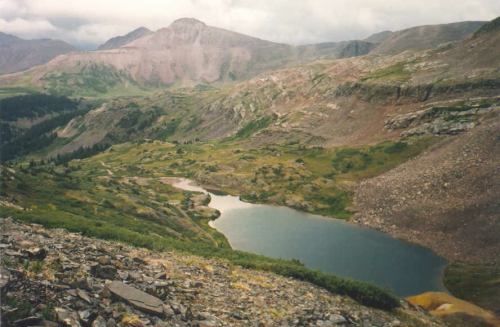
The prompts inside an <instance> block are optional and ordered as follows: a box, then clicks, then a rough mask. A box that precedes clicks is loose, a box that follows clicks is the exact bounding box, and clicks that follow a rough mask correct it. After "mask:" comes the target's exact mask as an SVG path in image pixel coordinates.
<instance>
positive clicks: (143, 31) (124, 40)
mask: <svg viewBox="0 0 500 327" xmlns="http://www.w3.org/2000/svg"><path fill="white" fill-rule="evenodd" d="M151 33H153V32H152V31H151V30H149V29H148V28H146V27H143V26H141V27H138V28H136V29H135V30H133V31H131V32H129V33H127V34H125V35H120V36H115V37H112V38H110V39H109V40H107V41H106V42H104V43H103V44H101V45H99V46H98V47H97V50H111V49H116V48H120V47H122V46H124V45H126V44H128V43H130V42H132V41H134V40H136V39H138V38H141V37H143V36H144V35H148V34H151Z"/></svg>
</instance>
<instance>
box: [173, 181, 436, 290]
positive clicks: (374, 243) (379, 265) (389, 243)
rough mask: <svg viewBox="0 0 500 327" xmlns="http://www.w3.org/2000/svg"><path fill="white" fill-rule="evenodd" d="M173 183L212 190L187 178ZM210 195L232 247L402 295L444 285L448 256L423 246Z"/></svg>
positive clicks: (335, 221) (213, 223)
mask: <svg viewBox="0 0 500 327" xmlns="http://www.w3.org/2000/svg"><path fill="white" fill-rule="evenodd" d="M173 186H175V187H177V188H181V189H184V190H188V191H196V192H203V193H208V192H207V191H205V190H204V189H203V188H201V187H198V186H195V185H194V184H193V183H192V182H191V181H189V180H187V179H179V180H178V181H177V182H175V183H174V184H173ZM209 194H210V196H211V198H212V200H211V201H210V204H209V206H210V207H212V208H215V209H218V210H219V211H220V212H221V216H220V217H219V218H217V219H216V220H214V221H211V222H210V226H211V227H213V228H215V229H217V230H218V231H219V232H221V233H223V234H224V235H225V236H226V238H227V239H228V241H229V243H230V244H231V247H232V248H233V249H237V250H243V251H247V252H253V253H258V254H263V255H266V256H269V257H274V258H283V259H298V260H300V261H301V262H303V263H304V264H305V265H306V266H307V267H309V268H312V269H318V270H321V271H324V272H329V273H332V274H335V275H338V276H342V277H347V278H353V279H357V280H364V281H367V282H371V283H373V284H375V285H378V286H380V287H383V288H386V289H390V290H392V291H393V292H395V293H396V294H398V295H399V296H408V295H415V294H419V293H422V292H425V291H437V290H439V291H443V290H445V289H444V287H443V284H442V282H441V277H442V276H441V275H442V271H443V268H444V266H445V265H446V261H445V260H444V259H443V258H441V257H439V256H437V255H436V254H434V253H433V252H432V251H430V250H428V249H426V248H424V247H421V246H418V245H414V244H411V243H408V242H405V241H402V240H398V239H395V238H392V237H390V236H388V235H386V234H384V233H381V232H378V231H375V230H372V229H368V228H364V227H360V226H357V225H354V224H350V223H347V222H345V221H342V220H339V219H334V218H328V217H322V216H318V215H313V214H308V213H304V212H300V211H297V210H294V209H290V208H287V207H280V206H272V205H263V204H252V203H246V202H242V201H240V200H239V198H238V197H237V196H231V195H224V196H221V195H215V194H212V193H209Z"/></svg>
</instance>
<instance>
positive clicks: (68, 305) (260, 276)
mask: <svg viewBox="0 0 500 327" xmlns="http://www.w3.org/2000/svg"><path fill="white" fill-rule="evenodd" d="M1 242H2V243H1V248H0V251H1V254H2V261H3V262H2V267H1V268H0V269H1V279H0V287H1V291H2V302H1V303H2V305H1V309H2V323H3V324H4V323H6V324H7V325H13V326H35V325H40V324H43V325H44V326H58V325H59V326H250V325H252V326H253V325H255V326H282V325H287V326H360V325H361V326H387V327H389V326H444V325H443V324H442V323H440V322H439V321H437V320H435V319H433V318H430V317H429V316H428V315H426V314H425V313H424V312H423V311H421V310H418V309H416V308H415V307H413V306H410V305H409V304H407V303H406V302H404V303H403V307H402V308H400V309H397V310H395V311H393V312H384V311H381V310H375V309H371V308H367V307H364V306H361V305H359V304H357V303H356V302H354V301H352V300H351V299H349V298H348V297H345V296H339V295H335V294H332V293H329V292H327V291H325V290H323V289H321V288H318V287H315V286H313V285H311V284H308V283H306V282H300V281H297V280H293V279H289V278H285V277H280V276H277V275H274V274H270V273H263V272H256V271H252V270H247V269H243V268H241V267H238V266H234V265H230V264H228V263H227V262H224V261H220V260H214V259H202V258H200V257H195V256H189V255H185V254H180V253H175V252H162V253H160V252H151V251H149V250H145V249H140V248H134V247H130V246H127V245H124V244H119V243H112V242H106V241H101V240H96V239H91V238H87V237H83V236H81V235H79V234H73V233H68V232H66V231H64V230H61V229H56V230H46V229H44V228H42V227H40V226H38V225H21V224H18V223H15V222H13V221H12V220H10V219H2V221H1Z"/></svg>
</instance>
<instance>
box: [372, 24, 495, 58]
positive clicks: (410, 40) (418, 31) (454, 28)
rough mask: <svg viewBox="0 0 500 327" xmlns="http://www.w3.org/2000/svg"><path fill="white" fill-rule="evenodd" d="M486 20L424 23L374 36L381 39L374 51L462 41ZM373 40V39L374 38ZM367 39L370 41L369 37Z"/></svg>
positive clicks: (394, 51) (400, 49) (403, 49)
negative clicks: (436, 23)
mask: <svg viewBox="0 0 500 327" xmlns="http://www.w3.org/2000/svg"><path fill="white" fill-rule="evenodd" d="M485 23H486V22H460V23H451V24H440V25H424V26H417V27H411V28H408V29H405V30H402V31H397V32H394V33H392V34H390V36H389V35H388V34H381V35H378V36H374V37H375V40H376V41H381V42H380V44H379V45H378V46H377V47H376V48H375V49H374V53H380V54H391V53H398V52H402V51H405V50H423V49H431V48H435V47H437V46H438V45H440V44H443V43H447V42H453V41H460V40H463V39H465V38H467V37H468V36H471V35H472V34H473V33H474V32H475V31H477V30H478V29H479V28H480V27H481V26H482V25H483V24H485ZM372 40H373V39H372ZM367 41H370V39H369V38H368V39H367Z"/></svg>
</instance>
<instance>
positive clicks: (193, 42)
mask: <svg viewBox="0 0 500 327" xmlns="http://www.w3.org/2000/svg"><path fill="white" fill-rule="evenodd" d="M479 25H481V23H474V22H473V23H457V24H451V25H449V26H448V25H445V26H440V27H436V26H431V27H421V28H415V29H410V30H405V31H403V32H394V33H383V34H381V35H376V36H374V37H373V38H372V40H373V39H375V40H374V41H379V42H381V43H379V45H378V46H377V47H380V46H384V47H385V46H387V44H391V42H392V45H391V46H390V48H391V49H394V53H390V54H386V53H381V52H379V53H368V54H364V53H365V51H370V49H371V48H372V47H373V43H371V42H361V41H359V42H357V41H352V42H348V43H342V42H339V43H325V44H319V45H310V46H303V47H291V46H288V45H284V44H276V43H272V42H267V41H263V40H259V39H255V38H251V37H248V36H244V35H241V34H238V33H234V32H230V31H226V30H222V29H218V28H215V27H210V26H207V25H205V24H204V23H202V22H199V21H196V20H193V19H181V20H178V21H176V22H174V23H173V24H172V25H170V26H169V27H167V28H164V29H160V30H158V31H156V32H154V33H151V34H147V35H145V36H143V37H140V38H137V39H136V40H135V41H132V42H130V43H128V44H126V45H124V46H122V47H120V48H118V49H111V50H104V51H96V52H91V53H78V54H73V53H72V54H68V55H64V56H59V57H58V58H56V59H55V60H53V61H51V62H50V63H48V64H46V65H43V66H40V67H37V68H34V69H32V70H30V71H28V72H27V73H23V74H13V75H10V76H5V77H3V78H2V79H0V81H1V82H0V83H4V84H2V85H3V86H4V87H5V86H6V85H7V86H8V87H5V88H3V89H2V91H3V92H5V93H4V94H5V96H6V97H7V98H6V99H4V100H0V101H6V102H0V103H2V104H3V103H8V104H9V105H8V106H7V108H11V109H12V108H17V107H23V108H24V110H20V111H17V110H11V109H9V110H7V111H8V112H7V113H4V112H3V111H2V112H0V119H1V120H2V121H1V123H2V126H8V128H5V130H6V131H8V133H10V136H9V140H10V141H12V142H9V144H10V145H9V146H10V149H15V150H16V151H18V150H19V152H18V153H14V154H13V155H12V157H11V158H15V159H16V160H12V161H10V162H8V163H6V164H5V166H3V167H2V168H3V172H2V183H3V185H4V189H3V190H2V193H1V194H0V201H1V202H0V205H1V209H2V214H3V215H4V216H12V217H15V218H16V219H20V220H23V221H25V222H36V223H41V224H44V225H46V226H48V227H55V226H57V227H64V228H67V229H70V230H72V231H79V232H84V233H85V234H86V235H91V236H95V237H100V238H107V239H112V240H118V241H124V242H127V243H131V244H134V245H138V246H144V247H149V248H151V249H153V250H166V249H167V250H172V249H176V250H180V251H188V252H190V253H191V254H196V255H201V256H208V257H213V258H218V259H223V260H229V261H230V262H231V263H232V264H236V265H243V266H245V267H249V268H254V269H259V270H264V271H267V272H269V271H271V272H274V273H277V274H281V275H285V276H294V277H296V278H299V279H305V280H308V281H310V282H312V283H313V284H316V285H321V286H325V285H326V288H327V289H329V290H331V291H332V290H333V292H334V293H336V292H340V294H348V295H350V296H351V297H353V298H356V299H357V300H359V301H360V302H361V303H365V304H367V303H368V302H370V301H375V303H376V305H380V303H379V301H381V302H383V303H386V302H390V301H391V300H390V299H391V297H390V296H388V295H387V294H386V293H384V292H382V293H379V292H380V290H378V289H375V290H374V289H372V288H368V290H369V291H367V289H366V287H368V286H366V285H364V284H362V283H361V284H358V283H357V282H354V286H352V285H351V284H349V283H347V284H344V282H340V284H339V281H338V280H337V279H330V278H332V277H331V276H330V277H325V276H324V275H319V276H320V277H318V276H317V275H316V273H311V272H310V271H309V270H306V269H305V268H304V267H303V266H301V265H300V263H298V262H295V261H284V260H274V259H269V258H264V257H261V256H256V255H251V254H243V253H241V252H239V251H232V250H231V249H230V248H229V246H228V243H227V240H226V239H225V238H224V236H223V235H221V234H220V233H219V232H218V231H217V230H215V229H213V228H211V227H209V225H208V222H209V220H211V219H214V218H215V217H216V216H217V213H216V212H214V211H213V210H210V209H209V208H208V207H207V203H208V202H207V201H208V200H209V199H207V197H206V196H204V195H200V194H192V193H189V192H181V191H180V190H177V189H175V188H173V187H171V186H170V185H169V184H168V178H169V177H174V176H175V177H187V178H190V179H193V180H195V181H196V182H198V183H199V184H200V185H202V186H204V187H205V188H206V189H209V190H213V191H214V192H221V193H223V194H225V193H227V194H232V195H238V196H240V197H241V199H243V200H245V201H248V202H253V203H269V204H276V205H284V206H288V207H292V208H295V209H298V210H302V211H306V212H310V213H315V214H321V215H324V216H329V217H334V218H338V219H344V220H346V221H349V222H351V223H356V224H360V225H364V226H368V227H370V228H375V229H379V230H382V231H384V232H385V233H388V234H391V235H393V236H395V237H398V238H402V239H404V240H408V241H411V242H414V243H418V244H421V245H423V246H425V247H428V248H430V249H432V250H433V251H435V252H436V253H438V254H439V255H441V256H443V257H444V258H446V259H447V260H449V265H448V267H447V268H446V270H445V272H444V283H445V285H446V287H448V289H449V290H450V292H451V293H452V294H454V295H456V296H459V297H460V298H462V299H466V300H468V301H472V302H474V303H476V304H477V305H479V306H481V307H483V308H486V309H490V310H492V311H495V312H496V313H498V307H499V303H498V299H500V296H499V294H500V287H499V285H500V284H499V283H498V280H499V278H500V268H499V267H500V259H499V253H500V252H499V251H500V242H499V241H498V237H497V235H498V234H499V233H500V229H499V228H500V225H499V222H500V220H499V216H498V212H499V207H498V199H497V198H498V197H497V196H496V194H498V193H499V191H500V190H499V189H498V185H500V181H498V177H499V176H500V172H499V170H498V167H497V166H498V165H497V162H498V161H499V159H500V158H499V157H498V154H499V153H500V149H498V146H499V143H498V142H499V140H500V135H498V130H499V127H500V126H499V116H498V115H499V112H500V97H499V94H500V68H499V67H500V57H498V56H497V53H499V51H500V49H499V45H500V30H499V29H498V19H497V20H494V21H493V22H490V23H487V24H484V25H482V27H481V28H480V29H479V30H478V31H477V32H475V33H474V32H473V30H474V31H475V30H476V29H477V28H479ZM428 29H430V30H428ZM422 33H424V34H425V33H428V35H430V36H431V37H430V38H429V39H430V40H433V41H432V42H431V43H425V42H427V41H425V42H424V43H421V42H420V40H419V39H418V38H420V37H421V36H422ZM398 35H399V36H398ZM383 39H385V40H383ZM403 39H404V40H405V41H404V42H403V41H402V40H403ZM445 39H446V40H448V41H452V40H456V41H455V42H451V43H448V44H446V45H445V46H441V47H438V48H432V47H435V46H437V45H438V44H440V43H441V42H448V41H443V40H445ZM391 40H392V41H391ZM386 42H387V43H386ZM433 42H434V43H433ZM384 44H386V45H384ZM413 44H414V45H415V46H416V48H413V50H412V51H402V52H400V51H401V50H403V48H404V50H406V49H408V48H407V46H408V45H413ZM420 47H424V48H426V47H431V48H432V49H424V50H422V51H417V50H418V49H419V48H420ZM376 49H378V48H375V51H377V50H376ZM342 53H345V55H343V54H342ZM363 54H364V55H363ZM358 55H360V56H358ZM330 56H332V57H330ZM353 56H354V57H353ZM340 57H346V58H340ZM318 58H319V59H318ZM335 58H340V59H335ZM313 59H314V60H313ZM177 63H182V65H181V66H178V64H177ZM163 65H164V66H163ZM157 69H158V70H157ZM255 74H256V75H255ZM233 75H234V76H233ZM254 75H255V76H254ZM233 77H234V78H233ZM233 79H234V80H233ZM27 80H29V81H30V83H32V84H30V85H31V87H34V89H35V90H36V89H37V88H36V87H40V88H42V89H44V90H45V91H48V92H49V93H56V94H57V93H59V94H60V93H62V94H66V95H73V98H66V97H64V96H61V97H59V96H58V97H55V98H54V96H53V95H48V94H35V95H31V96H27V97H26V96H20V97H19V96H17V97H12V96H9V95H10V93H9V92H11V90H10V89H9V87H16V90H18V89H21V91H22V88H23V87H26V85H27V84H26V81H27ZM152 84H154V85H152ZM164 84H167V85H170V86H171V87H170V88H168V89H166V88H165V87H164ZM35 86H36V87H35ZM40 88H39V89H40ZM96 95H97V98H96ZM80 96H85V98H80ZM33 99H35V100H33ZM53 102H55V103H56V104H60V106H59V105H54V106H52V105H51V106H50V107H51V109H50V110H49V109H48V108H46V107H45V106H43V105H42V106H40V105H36V104H37V103H53ZM33 103H35V105H33ZM0 109H2V108H0ZM2 110H3V109H2ZM26 113H28V114H26ZM2 133H4V129H2ZM38 141H40V143H38ZM19 144H22V145H25V147H22V146H21V147H20V146H18V145H19ZM6 148H7V149H9V148H8V147H6V146H5V144H2V152H3V153H5V149H6ZM16 151H14V152H16ZM11 158H9V159H11ZM153 231H154V232H153ZM214 260H215V259H214ZM325 281H327V282H325ZM339 285H340V286H339ZM346 285H347V286H346ZM339 290H340V291H339ZM370 292H374V293H373V294H376V296H373V294H372V296H368V295H367V293H370ZM438 297H439V296H438ZM374 298H376V300H374ZM424 298H425V297H424ZM363 301H365V302H363ZM370 303H372V304H373V302H370ZM441 304H443V305H445V304H446V303H441ZM383 305H385V304H383ZM434 309H435V308H431V310H434ZM278 316H279V315H278ZM459 316H460V315H459ZM455 318H456V319H458V321H459V322H456V321H455V324H456V325H457V326H462V325H464V323H463V321H468V320H466V319H468V317H465V318H464V317H462V318H463V319H465V320H463V321H462V320H460V317H458V318H457V317H454V319H455ZM276 319H277V318H276ZM461 323H462V325H461ZM481 323H482V321H479V322H478V325H481Z"/></svg>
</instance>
